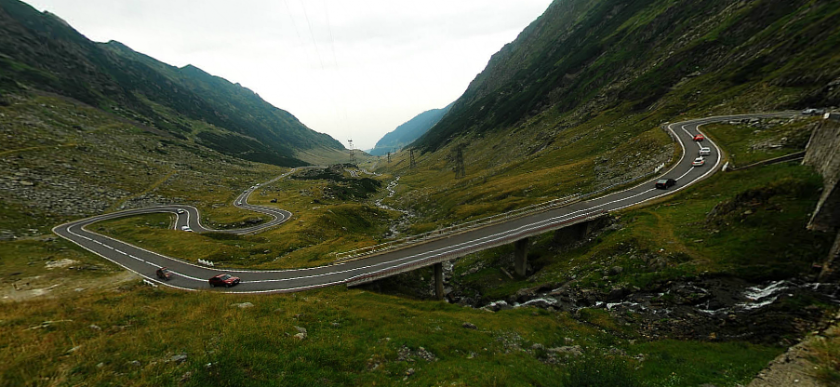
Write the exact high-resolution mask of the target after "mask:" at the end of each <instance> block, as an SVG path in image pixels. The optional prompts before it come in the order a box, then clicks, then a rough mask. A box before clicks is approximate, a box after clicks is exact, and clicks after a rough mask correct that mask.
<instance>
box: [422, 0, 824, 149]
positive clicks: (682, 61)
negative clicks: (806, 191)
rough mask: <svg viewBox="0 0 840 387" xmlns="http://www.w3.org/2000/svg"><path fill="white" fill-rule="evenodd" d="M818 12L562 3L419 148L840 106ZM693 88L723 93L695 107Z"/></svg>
mask: <svg viewBox="0 0 840 387" xmlns="http://www.w3.org/2000/svg"><path fill="white" fill-rule="evenodd" d="M811 3H812V2H808V1H804V0H803V1H794V2H789V1H782V0H760V1H755V2H749V3H744V2H738V1H725V2H716V3H708V2H703V1H699V0H685V1H668V2H656V3H646V2H640V1H619V0H606V1H592V0H563V1H559V0H556V1H554V2H553V3H552V4H551V5H550V6H549V7H548V9H547V10H546V12H545V13H544V14H543V15H542V16H540V17H539V18H538V19H537V20H535V21H534V22H533V23H532V24H531V25H529V26H528V27H527V28H526V29H525V30H523V31H522V33H520V34H519V36H518V37H517V38H516V39H515V40H514V41H513V42H511V43H510V44H508V45H506V46H505V47H504V48H502V49H501V50H500V51H499V52H498V53H496V54H495V55H493V57H492V58H491V59H490V61H489V62H488V65H487V67H486V68H485V69H484V70H483V71H482V72H481V73H480V74H479V75H478V76H477V77H476V78H475V79H474V80H473V81H472V82H471V83H470V86H469V87H468V88H467V90H466V91H465V92H464V94H463V95H462V96H461V97H460V98H459V99H458V100H457V101H456V102H455V105H454V106H453V108H452V110H451V111H450V113H449V114H448V115H447V116H446V117H444V118H443V119H442V120H441V122H440V123H438V125H436V127H435V128H434V129H433V130H430V131H429V132H428V133H426V135H424V136H423V137H421V138H420V139H419V140H418V141H417V142H416V143H415V144H414V145H415V146H416V147H418V148H419V149H421V150H424V151H435V150H438V149H440V148H441V147H443V146H444V145H445V144H448V143H449V142H451V141H452V139H453V138H456V137H462V136H463V135H464V134H465V133H470V132H472V133H485V132H490V131H496V130H514V128H517V127H521V126H522V125H524V124H525V123H526V122H528V121H533V120H540V119H542V118H547V119H549V120H551V121H557V119H558V117H560V120H561V121H566V122H565V123H564V126H574V125H576V124H580V123H582V122H585V121H586V120H587V119H589V118H590V117H594V116H597V115H599V114H600V113H601V112H603V111H606V110H615V111H616V112H620V113H622V114H637V113H641V112H645V111H649V112H662V111H665V110H674V111H675V112H676V113H681V112H686V111H689V110H692V109H695V110H696V109H705V110H703V112H704V113H706V112H708V113H711V112H714V109H717V111H724V110H725V108H727V107H736V108H738V107H740V108H741V109H743V107H745V106H746V107H749V108H750V109H749V110H778V109H791V108H794V109H797V108H802V107H806V106H808V105H812V104H824V105H826V106H829V105H837V104H840V92H838V90H837V88H831V87H830V85H829V84H830V82H832V81H835V80H838V79H840V70H838V69H840V67H838V66H836V64H837V63H838V62H839V61H840V59H838V56H837V55H836V54H834V53H833V52H834V51H833V50H832V48H831V47H833V46H834V45H835V44H836V43H837V41H838V35H840V32H838V28H837V25H840V13H838V9H837V6H836V5H834V4H832V3H830V2H816V3H813V4H811ZM692 82H693V83H698V85H697V87H696V89H695V91H696V90H706V91H707V92H710V91H715V92H716V93H715V94H714V95H701V96H700V97H698V96H697V95H695V96H693V98H690V96H689V95H687V94H684V93H686V92H687V90H682V88H683V87H684V86H686V85H687V84H688V83H692ZM769 90H772V91H773V93H768V91H769ZM771 95H774V96H777V97H776V98H772V99H771V98H767V97H768V96H771ZM722 108H724V109H722Z"/></svg>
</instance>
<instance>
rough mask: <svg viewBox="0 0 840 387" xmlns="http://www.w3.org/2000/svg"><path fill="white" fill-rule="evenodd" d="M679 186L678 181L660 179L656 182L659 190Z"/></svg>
mask: <svg viewBox="0 0 840 387" xmlns="http://www.w3.org/2000/svg"><path fill="white" fill-rule="evenodd" d="M675 184H677V181H676V180H674V179H659V180H657V181H656V185H655V187H656V188H659V189H668V187H672V186H674V185H675Z"/></svg>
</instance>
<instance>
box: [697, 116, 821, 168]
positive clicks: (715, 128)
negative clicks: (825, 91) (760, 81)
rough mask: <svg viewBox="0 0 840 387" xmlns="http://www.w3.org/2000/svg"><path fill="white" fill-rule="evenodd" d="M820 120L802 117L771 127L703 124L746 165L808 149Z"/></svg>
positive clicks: (736, 161) (732, 154)
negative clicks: (812, 134) (788, 123)
mask: <svg viewBox="0 0 840 387" xmlns="http://www.w3.org/2000/svg"><path fill="white" fill-rule="evenodd" d="M817 120H818V119H810V120H801V121H796V122H795V123H794V124H792V125H774V126H771V127H768V128H762V127H751V126H748V125H729V124H714V125H708V126H704V127H703V130H704V131H706V132H707V133H709V134H710V135H711V136H712V138H714V139H715V140H717V142H719V143H720V144H723V147H724V149H725V150H726V151H727V156H729V158H730V160H732V161H733V162H734V163H735V165H737V166H741V167H743V166H747V165H749V164H752V163H755V162H759V161H762V160H767V159H771V158H774V157H779V156H784V155H787V154H790V153H795V152H799V151H803V150H805V145H807V144H808V139H809V138H810V136H811V132H812V131H813V129H814V123H815V122H816V121H817ZM779 121H782V120H779ZM771 146H773V147H771Z"/></svg>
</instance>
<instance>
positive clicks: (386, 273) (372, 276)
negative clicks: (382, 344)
mask: <svg viewBox="0 0 840 387" xmlns="http://www.w3.org/2000/svg"><path fill="white" fill-rule="evenodd" d="M607 213H608V211H607V210H600V211H595V212H593V213H588V214H584V215H581V216H578V217H575V218H572V219H568V220H565V221H562V222H560V223H553V224H547V225H545V226H543V227H540V228H537V229H534V230H529V231H525V232H521V233H516V234H511V235H508V236H506V237H504V238H499V239H496V240H492V241H488V242H484V243H480V244H476V245H474V246H471V247H469V248H466V249H460V250H452V251H447V252H445V253H441V254H438V255H435V256H432V257H429V258H427V259H423V260H420V261H415V262H411V263H409V264H406V265H402V266H396V267H392V268H389V269H385V270H380V271H376V272H372V273H367V274H363V275H360V276H358V277H355V278H351V279H350V280H349V281H347V286H356V285H361V284H364V283H368V282H371V281H375V280H377V279H380V278H385V277H390V276H392V275H396V274H400V273H404V272H407V271H412V270H415V269H418V268H421V267H426V266H429V265H432V264H435V263H439V262H443V261H448V260H451V259H455V258H458V257H462V256H464V255H467V254H471V253H474V252H477V251H481V250H485V249H488V248H492V247H498V246H501V245H506V244H509V243H511V242H513V241H517V240H520V239H522V238H524V237H527V236H530V235H534V234H539V233H542V232H545V231H546V230H550V229H553V228H555V227H557V226H570V225H574V224H578V223H583V222H588V221H591V220H594V219H598V218H601V217H603V216H606V215H607Z"/></svg>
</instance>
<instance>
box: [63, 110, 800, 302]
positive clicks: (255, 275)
mask: <svg viewBox="0 0 840 387" xmlns="http://www.w3.org/2000/svg"><path fill="white" fill-rule="evenodd" d="M793 114H794V113H792V112H781V113H764V114H749V115H732V116H717V117H709V118H702V119H696V120H690V121H685V122H679V123H674V124H670V125H669V126H668V130H669V131H670V132H671V133H672V134H673V137H674V138H675V139H676V141H677V142H678V143H679V144H680V146H681V147H682V155H681V157H680V160H679V161H678V162H677V163H676V164H674V166H673V167H672V168H671V169H670V170H668V171H667V172H664V173H663V174H661V175H660V176H658V177H656V178H654V179H651V180H648V181H645V182H643V183H641V184H639V185H637V186H634V187H632V188H628V189H625V190H622V191H619V192H613V193H610V194H606V195H604V196H601V197H597V198H594V199H590V200H586V201H582V202H577V203H574V204H571V205H568V206H564V207H559V208H555V209H552V210H548V211H545V212H541V213H537V214H533V215H529V216H525V217H521V218H517V219H513V220H510V221H507V222H503V223H496V224H493V225H490V226H486V227H482V228H477V229H473V230H469V231H465V232H462V233H459V234H454V235H451V236H448V237H445V238H441V239H436V240H431V241H429V242H426V243H418V244H414V245H411V246H409V247H406V248H402V249H399V250H392V251H386V252H383V253H381V254H377V255H373V256H370V257H367V258H364V259H358V260H354V261H348V262H344V263H339V264H334V265H329V266H321V267H315V268H308V269H296V270H259V271H257V270H235V269H231V270H221V269H216V268H209V267H204V266H199V265H195V264H192V263H188V262H186V261H183V260H179V259H175V258H171V257H167V256H164V255H161V254H158V253H155V252H152V251H149V250H146V249H143V248H140V247H137V246H134V245H131V244H128V243H125V242H122V241H119V240H117V239H114V238H110V237H107V236H104V235H101V234H97V233H95V232H92V231H90V230H88V229H87V228H86V227H87V226H90V225H92V224H94V223H96V222H100V221H103V220H109V219H116V218H121V217H126V216H133V215H140V214H149V213H160V212H165V213H175V214H176V215H177V219H176V222H175V229H176V230H178V229H180V227H181V226H184V225H188V226H189V227H190V228H191V229H193V230H195V231H197V232H225V233H234V234H240V235H241V234H249V233H256V232H259V231H261V230H265V229H267V228H270V227H274V226H277V225H279V224H282V223H283V222H285V221H287V220H288V219H289V218H291V216H292V214H291V213H290V212H288V211H284V210H279V209H275V208H270V207H262V206H253V205H249V204H248V200H247V199H248V196H249V195H250V194H251V193H252V192H253V191H254V190H255V189H256V188H257V187H258V186H253V187H251V188H249V189H248V190H246V191H245V192H243V193H242V194H241V195H240V196H239V197H237V198H236V200H234V205H235V206H237V207H241V208H245V209H249V210H252V211H256V212H261V213H264V214H268V215H271V216H272V217H273V219H272V220H271V221H269V222H266V223H263V224H260V225H256V226H253V227H248V228H244V229H237V230H212V229H209V228H206V227H204V226H202V225H201V222H200V214H199V212H198V210H197V209H196V208H195V207H192V206H179V205H168V206H159V207H151V208H142V209H133V210H126V211H120V212H114V213H109V214H104V215H99V216H93V217H90V218H86V219H81V220H77V221H73V222H69V223H65V224H62V225H59V226H56V227H55V228H54V229H53V232H55V233H56V234H58V235H59V236H61V237H62V238H65V239H67V240H69V241H71V242H73V243H76V244H77V245H79V246H81V247H82V248H84V249H86V250H88V251H90V252H92V253H94V254H96V255H99V256H101V257H103V258H105V259H107V260H109V261H112V262H114V263H116V264H118V265H120V266H122V267H124V268H126V269H127V270H131V271H133V272H136V273H138V274H139V275H141V276H143V277H144V278H146V279H147V280H149V281H153V282H156V283H161V284H164V285H167V286H171V287H175V288H179V289H185V290H196V289H209V288H210V285H209V284H208V282H207V279H208V278H210V277H212V276H214V275H216V274H219V273H222V272H227V273H230V274H233V275H236V276H239V277H240V278H242V282H241V283H240V284H239V285H238V286H236V287H233V288H229V289H225V291H226V292H229V293H277V292H294V291H301V290H306V289H314V288H320V287H325V286H332V285H338V284H348V285H353V284H358V283H363V282H368V281H371V280H375V279H377V278H382V277H387V276H390V275H393V274H395V273H399V272H404V271H408V270H413V269H416V268H418V267H423V266H429V265H431V264H434V263H437V262H441V261H444V260H448V259H453V258H457V257H460V256H463V255H465V254H469V253H472V252H476V251H480V250H484V249H487V248H491V247H496V246H500V245H503V244H507V243H511V242H514V241H517V240H519V239H522V238H525V237H529V236H533V235H537V234H540V233H543V232H546V231H550V230H556V229H558V228H562V227H565V226H568V225H570V224H574V223H576V222H582V221H586V220H587V219H589V218H591V217H596V216H600V215H602V214H603V213H605V212H608V211H616V210H620V209H623V208H627V207H631V206H635V205H639V204H642V203H644V202H647V201H650V200H653V199H657V198H661V197H663V196H667V195H671V194H673V193H675V192H677V191H680V190H683V189H685V188H687V187H688V186H690V185H692V184H694V183H696V182H698V181H700V180H702V179H704V178H706V177H708V176H710V175H711V174H713V173H715V172H716V171H718V170H719V169H720V163H721V160H722V155H721V151H720V149H719V148H718V147H717V145H716V144H714V142H713V141H711V140H710V139H708V138H707V139H706V140H705V141H704V142H703V143H702V146H707V147H709V148H710V151H711V154H709V155H708V156H706V160H707V163H706V165H705V166H702V167H693V166H692V165H691V163H692V161H693V159H694V158H695V157H696V155H697V150H698V148H699V147H700V144H697V143H695V142H694V141H693V140H692V138H693V137H694V135H696V134H699V133H701V132H700V126H702V125H704V124H709V123H713V122H721V121H730V120H740V119H748V118H773V117H788V116H791V115H793ZM289 173H291V172H289ZM289 173H287V174H285V175H282V176H279V177H277V178H275V179H274V180H272V181H270V182H273V181H276V180H278V179H280V178H283V177H285V176H287V175H288V174H289ZM660 178H672V179H675V180H676V181H677V184H676V185H675V186H674V187H671V188H670V189H668V190H659V189H655V188H654V187H653V182H654V180H657V179H660ZM270 182H268V183H270ZM179 209H183V210H184V213H183V214H177V212H178V210H179ZM162 266H166V267H168V268H169V269H170V270H171V271H172V272H173V273H174V275H173V276H172V279H171V280H169V281H166V282H162V281H159V280H158V279H157V278H156V277H155V271H156V270H157V269H158V268H159V267H162Z"/></svg>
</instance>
